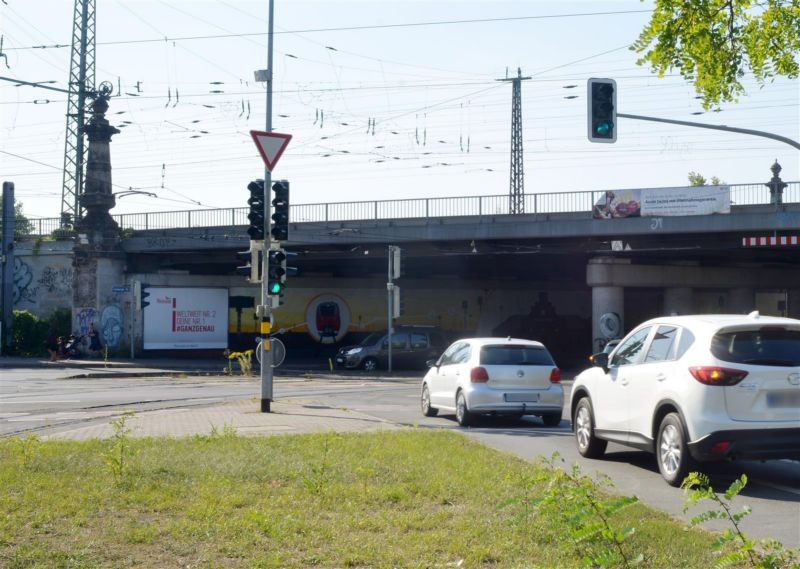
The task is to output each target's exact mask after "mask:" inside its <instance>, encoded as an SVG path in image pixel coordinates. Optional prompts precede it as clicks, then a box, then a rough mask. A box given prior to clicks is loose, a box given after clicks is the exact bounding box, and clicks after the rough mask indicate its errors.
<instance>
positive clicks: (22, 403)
mask: <svg viewBox="0 0 800 569" xmlns="http://www.w3.org/2000/svg"><path fill="white" fill-rule="evenodd" d="M80 402H81V400H80V399H34V400H32V401H0V405H34V404H36V403H80Z"/></svg>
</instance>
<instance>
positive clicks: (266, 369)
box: [259, 0, 275, 413]
mask: <svg viewBox="0 0 800 569" xmlns="http://www.w3.org/2000/svg"><path fill="white" fill-rule="evenodd" d="M274 15H275V2H274V0H269V24H268V30H267V81H266V83H267V123H266V131H267V132H272V21H273V19H274ZM271 188H272V172H270V170H269V168H266V167H265V168H264V255H263V258H264V261H263V263H264V265H263V267H262V270H261V306H262V307H263V308H262V309H261V314H260V316H261V328H260V330H259V335H260V336H261V346H260V348H259V349H260V350H262V352H261V412H262V413H269V412H270V404H271V403H272V351H271V350H270V343H269V334H270V332H271V328H272V324H271V322H272V305H271V301H270V297H269V294H268V291H267V281H268V278H267V275H269V255H268V254H267V252H268V251H269V249H270V237H271V236H270V227H269V226H270V220H271V218H272V204H271V202H270V199H269V198H270V192H271V191H272V190H271Z"/></svg>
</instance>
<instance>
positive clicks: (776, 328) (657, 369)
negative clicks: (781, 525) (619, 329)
mask: <svg viewBox="0 0 800 569" xmlns="http://www.w3.org/2000/svg"><path fill="white" fill-rule="evenodd" d="M593 359H594V364H595V366H596V367H593V368H590V369H588V370H586V371H584V372H582V373H581V374H580V375H578V377H576V378H575V383H574V384H573V388H572V395H571V401H570V417H572V429H573V431H574V432H575V440H576V443H577V445H578V451H579V452H580V453H581V455H583V456H585V457H587V458H597V457H600V456H602V455H603V453H604V452H605V450H606V445H607V443H608V441H613V442H616V443H620V444H623V445H627V446H631V447H634V448H638V449H642V450H646V451H649V452H654V453H655V454H656V459H657V462H658V468H659V470H660V471H661V474H662V476H663V477H664V479H665V480H666V481H667V482H668V483H670V484H672V485H673V486H677V485H680V483H681V482H682V481H683V478H684V477H685V476H686V474H687V473H688V472H689V470H690V469H691V468H692V467H693V466H694V461H712V460H725V459H734V458H739V459H760V460H766V459H778V458H794V459H798V458H800V320H794V319H791V318H776V317H767V316H760V315H759V314H758V312H753V313H751V314H749V315H746V316H745V315H705V316H674V317H665V318H656V319H653V320H649V321H647V322H645V323H643V324H641V325H640V326H639V327H637V328H636V329H634V330H633V331H632V332H631V333H630V334H628V335H627V336H626V337H625V338H623V340H622V341H621V342H620V343H619V345H618V346H617V347H616V348H615V349H614V351H613V352H611V353H610V354H595V355H594V356H593Z"/></svg>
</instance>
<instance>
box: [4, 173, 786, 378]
mask: <svg viewBox="0 0 800 569" xmlns="http://www.w3.org/2000/svg"><path fill="white" fill-rule="evenodd" d="M690 191H692V192H693V191H695V190H692V189H690ZM759 192H760V193H759ZM684 193H686V192H684ZM730 194H731V201H733V202H734V205H732V206H730V213H729V214H714V215H680V216H676V215H672V216H663V217H656V216H649V217H647V216H640V217H627V218H621V219H619V218H613V219H597V218H595V216H594V215H593V208H594V206H593V205H592V204H595V203H596V200H597V197H598V196H603V195H604V193H603V192H599V193H598V192H589V193H586V195H583V194H580V193H578V194H563V195H560V196H558V195H556V196H555V197H553V196H550V195H548V196H538V197H537V196H532V197H533V198H537V199H533V200H531V201H532V203H531V205H533V206H535V207H534V209H533V210H530V211H531V213H526V214H516V215H510V214H507V213H498V212H500V211H501V210H502V207H501V206H502V203H504V202H503V199H505V200H507V196H506V197H505V198H503V197H502V196H488V197H487V196H485V197H474V198H473V197H470V198H453V199H452V200H451V201H452V203H450V201H448V200H446V199H439V198H430V199H428V198H426V199H420V200H400V201H398V202H397V203H395V202H379V201H376V202H359V203H357V204H317V205H310V206H303V205H301V206H293V207H292V209H291V210H290V218H291V219H292V220H293V222H292V223H291V227H290V240H289V242H288V244H287V245H286V248H287V249H288V250H290V251H294V252H297V253H298V254H299V256H298V257H297V258H296V259H293V260H292V263H291V264H292V265H295V266H297V267H298V268H299V274H298V275H297V276H293V277H290V279H289V282H288V289H287V293H286V298H285V300H286V302H285V304H284V305H283V306H281V307H280V309H278V310H277V311H276V313H275V316H276V323H275V325H276V328H278V329H284V330H286V331H287V333H286V336H285V337H286V339H287V341H288V342H289V343H290V344H291V345H293V346H294V348H296V349H297V350H301V349H302V350H309V351H310V352H311V353H312V354H317V356H320V357H324V356H325V354H327V353H330V352H331V351H332V350H334V349H335V348H336V347H337V346H339V345H342V344H345V343H350V342H351V341H354V340H357V339H359V338H360V337H362V336H364V335H365V334H367V333H368V332H370V331H373V330H376V329H383V328H385V327H386V321H387V317H386V313H387V303H386V296H387V293H386V273H387V257H386V253H387V247H388V246H389V245H395V246H400V247H401V248H402V251H403V266H404V269H403V276H402V278H401V279H399V281H398V284H399V286H400V287H401V290H402V291H403V292H402V295H401V296H402V300H403V306H404V309H405V310H404V313H403V315H402V316H401V317H400V319H399V320H398V323H406V324H411V323H413V324H426V325H435V326H439V327H441V328H442V329H444V330H445V331H447V332H449V333H451V334H452V335H473V334H481V335H487V334H503V335H505V334H509V335H518V336H523V337H539V338H541V339H543V340H544V341H545V342H546V343H548V345H549V346H550V347H551V348H552V349H553V351H554V352H556V354H557V357H559V358H561V357H562V356H563V357H564V358H567V360H569V359H576V360H580V362H581V363H582V362H583V361H584V357H585V355H586V354H587V353H589V352H591V351H592V350H596V349H597V348H599V346H600V344H601V343H602V342H603V341H605V340H606V339H608V337H609V336H608V334H609V329H608V327H607V326H606V327H603V328H601V326H600V323H601V321H604V322H608V321H609V319H608V318H606V319H605V320H603V317H604V316H605V315H607V314H609V313H611V314H615V315H617V316H618V319H619V324H620V325H619V326H618V330H612V332H614V333H619V334H622V333H624V332H625V331H626V330H629V329H630V328H631V327H632V326H635V325H636V324H638V323H639V322H640V321H642V320H644V319H646V318H649V317H651V316H655V315H659V314H664V313H672V312H675V313H687V312H695V313H697V312H712V313H714V312H745V311H749V310H751V309H752V308H759V309H760V310H762V311H763V312H765V313H770V314H786V315H791V316H800V314H799V312H800V301H798V300H799V298H800V297H799V296H798V290H800V275H799V274H798V271H800V269H798V267H800V247H798V246H797V245H790V244H786V245H780V246H778V245H774V244H773V245H768V246H759V247H748V246H744V243H745V241H746V239H747V238H749V237H765V236H779V237H782V238H784V239H786V238H789V237H791V236H794V237H795V238H796V237H797V236H798V234H800V183H797V182H792V183H790V184H789V188H788V189H787V193H786V194H785V197H786V199H787V201H788V199H789V198H791V203H779V204H768V203H763V201H762V202H758V201H757V198H759V196H761V197H763V194H764V188H763V184H761V185H758V184H751V185H745V186H737V187H734V186H731V190H730ZM687 195H689V196H690V197H691V196H694V195H696V194H691V193H689V194H687ZM545 198H547V199H545ZM551 198H552V200H553V201H552V203H550V202H548V200H550V199H551ZM734 198H735V199H734ZM759 199H760V198H759ZM742 203H749V204H750V205H736V204H742ZM548 204H549V206H548ZM432 211H441V212H442V215H440V216H430V215H429V213H430V212H432ZM488 211H491V212H494V213H488V214H485V213H481V212H488ZM115 219H116V220H117V222H118V223H119V224H120V227H121V228H122V229H123V236H124V238H123V241H122V247H123V250H124V252H125V255H124V256H125V259H124V261H123V262H120V263H119V264H118V268H114V267H113V266H112V264H107V265H104V267H106V268H104V269H103V271H104V274H103V276H102V278H98V281H97V298H98V301H97V306H99V307H101V310H102V312H103V313H104V314H105V312H106V311H109V312H110V313H111V314H112V316H113V317H114V320H109V321H110V322H111V321H119V322H122V321H123V320H124V321H125V322H128V321H129V320H130V319H133V320H135V324H134V329H133V331H132V334H133V343H134V346H135V347H136V349H137V350H141V347H142V337H143V331H142V330H143V328H142V319H141V314H139V315H137V314H134V312H133V311H132V310H131V301H130V295H129V294H128V293H126V292H120V291H124V290H125V288H126V287H125V286H120V285H125V284H130V283H131V282H132V281H134V280H139V281H142V282H146V283H150V284H151V285H153V286H156V287H157V286H169V287H217V288H221V289H225V291H226V293H227V296H228V297H229V299H230V309H229V311H228V312H229V321H230V323H231V324H230V326H229V332H230V344H231V347H233V348H239V347H251V346H252V339H253V336H254V332H255V329H256V326H255V324H256V321H255V319H254V318H253V309H252V306H253V305H254V304H256V303H257V299H258V297H259V296H260V295H259V287H258V286H257V285H251V284H249V283H248V282H247V281H246V280H245V278H244V277H242V276H239V275H237V274H236V270H235V268H236V266H237V265H240V264H242V261H241V260H240V259H238V258H237V256H236V252H237V251H243V250H245V249H247V248H248V246H249V241H248V240H247V236H246V231H245V230H246V225H243V223H245V221H244V220H245V219H246V208H233V209H228V210H216V211H213V210H212V211H208V210H202V211H183V212H155V213H149V214H134V215H121V216H115ZM301 219H302V220H305V221H300V220H301ZM39 221H41V220H39ZM237 221H238V224H237ZM795 243H796V241H795ZM62 246H63V247H62ZM68 246H69V244H68V243H63V242H61V243H60V244H59V245H58V247H62V248H63V249H64V253H63V254H64V255H68V254H69V251H68V250H67V248H68ZM52 248H53V245H50V244H49V243H45V244H39V245H36V244H33V245H30V250H29V253H28V254H27V255H28V256H27V257H24V255H25V253H24V252H23V249H22V248H18V251H17V255H23V257H21V259H24V262H25V263H29V264H30V267H29V269H30V270H28V271H27V273H26V274H23V275H20V276H21V277H22V279H21V280H20V282H21V283H28V285H29V286H27V288H26V289H24V290H23V289H22V288H21V289H20V291H19V292H20V299H21V301H22V303H23V306H21V308H29V306H30V303H33V304H34V305H35V303H36V302H39V305H38V309H39V310H40V311H41V312H42V313H46V311H47V309H48V307H50V306H61V304H58V303H61V302H63V300H64V299H63V295H61V296H59V294H58V291H59V289H58V287H54V286H53V280H52V279H53V278H54V276H58V275H62V274H65V275H67V274H71V273H70V269H69V263H70V261H69V259H63V260H62V261H60V262H61V265H58V263H51V262H50V261H48V260H47V258H46V255H45V254H44V252H45V251H49V250H51V249H52ZM64 263H66V264H67V266H63V265H64ZM98 267H99V265H98ZM98 272H99V269H98ZM56 284H58V283H56ZM34 285H40V286H34ZM37 290H38V296H39V298H38V299H37V298H36V294H37ZM46 291H50V293H51V294H49V297H50V298H44V297H45V296H47V295H46V294H43V293H44V292H46ZM103 307H105V308H103ZM73 311H74V312H73V314H76V313H77V312H78V311H81V313H82V312H84V309H82V308H80V307H73ZM85 312H86V314H90V313H91V312H90V311H89V310H88V309H87V310H86V311H85ZM144 318H145V319H146V318H147V315H146V313H145V315H144ZM320 327H323V328H326V329H328V330H331V329H335V332H336V333H335V334H333V335H331V334H327V333H325V334H323V333H321V332H320ZM120 329H121V328H120ZM559 363H561V364H562V365H565V364H566V363H569V362H568V361H564V362H562V361H560V362H559Z"/></svg>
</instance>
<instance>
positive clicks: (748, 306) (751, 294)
mask: <svg viewBox="0 0 800 569" xmlns="http://www.w3.org/2000/svg"><path fill="white" fill-rule="evenodd" d="M728 298H729V301H728V310H727V311H728V312H732V313H733V314H749V313H750V312H752V311H753V310H755V309H756V292H755V290H753V289H752V288H733V289H731V292H730V296H729V297H728Z"/></svg>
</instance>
